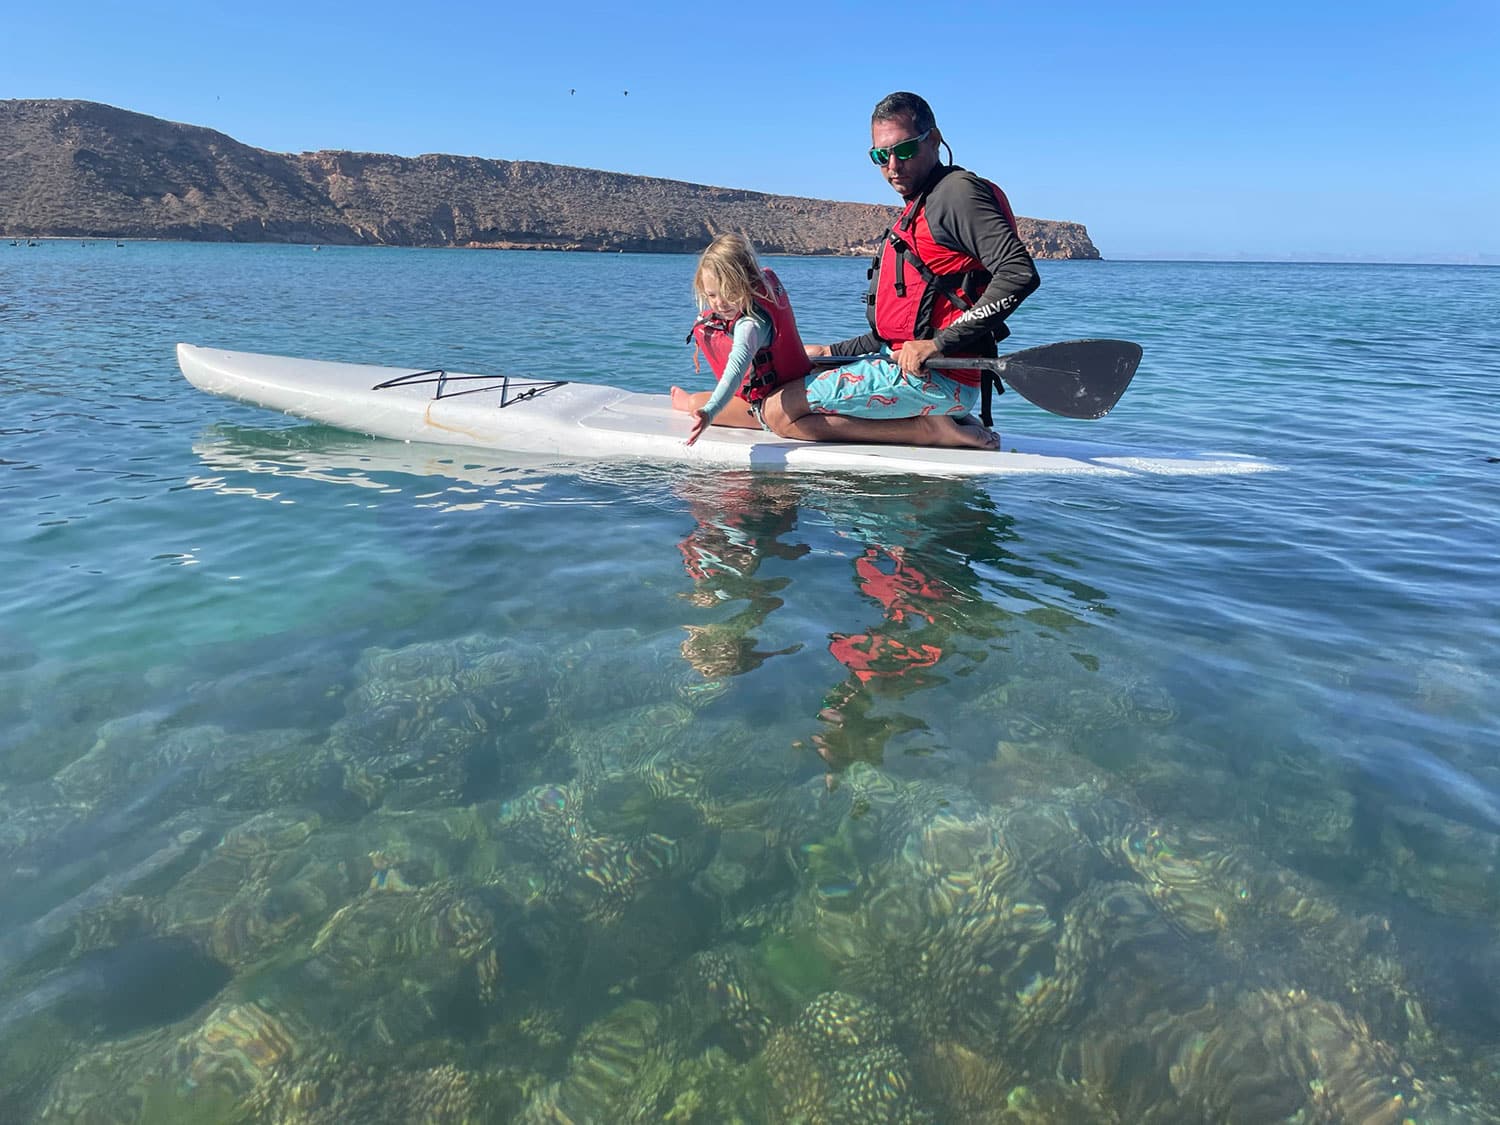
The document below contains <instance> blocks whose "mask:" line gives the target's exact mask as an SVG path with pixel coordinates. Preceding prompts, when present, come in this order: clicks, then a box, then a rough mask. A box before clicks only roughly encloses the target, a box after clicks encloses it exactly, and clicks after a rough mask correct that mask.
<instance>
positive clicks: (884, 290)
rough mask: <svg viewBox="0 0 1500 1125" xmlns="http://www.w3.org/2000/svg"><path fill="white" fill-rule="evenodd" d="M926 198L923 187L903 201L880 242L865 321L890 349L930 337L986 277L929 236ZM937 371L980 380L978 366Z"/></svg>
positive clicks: (977, 265) (1004, 204) (1001, 200)
mask: <svg viewBox="0 0 1500 1125" xmlns="http://www.w3.org/2000/svg"><path fill="white" fill-rule="evenodd" d="M955 170H956V169H955ZM982 182H983V183H984V184H986V185H987V186H988V187H989V189H990V191H992V192H993V193H994V195H995V202H996V203H997V204H999V206H1000V212H1001V214H1003V215H1004V216H1005V221H1006V222H1008V223H1009V224H1010V229H1011V230H1012V231H1015V230H1016V216H1015V213H1014V212H1013V211H1011V209H1010V201H1009V200H1008V199H1006V198H1005V193H1004V192H1003V191H1001V190H1000V189H999V187H997V186H996V185H995V184H992V183H990V181H988V180H984V181H982ZM928 190H929V191H930V190H931V189H928ZM926 202H927V192H923V193H922V194H921V195H919V196H918V197H917V198H915V199H913V200H912V201H911V202H910V203H908V204H907V205H906V209H905V210H903V211H902V212H901V216H900V218H898V219H897V220H896V224H895V226H893V227H891V229H890V230H888V231H886V232H885V242H884V245H883V246H881V248H880V258H879V262H878V264H877V267H876V268H877V269H878V270H879V276H878V279H877V281H876V286H875V294H874V298H875V303H874V307H873V308H872V309H871V315H870V324H871V326H872V327H873V328H874V329H875V334H876V335H877V336H879V337H880V338H881V339H882V340H884V341H886V343H888V344H889V345H890V346H891V349H892V350H893V351H894V350H895V349H897V348H899V347H900V346H901V345H902V344H904V343H906V341H908V340H930V339H932V338H933V337H934V336H936V335H937V334H938V333H939V332H940V331H942V330H943V329H944V328H947V327H948V325H950V324H952V323H953V322H954V321H955V320H957V319H958V318H959V317H961V316H963V314H964V313H965V312H966V311H967V310H968V309H970V308H972V307H973V306H974V302H975V301H976V300H978V299H979V295H980V294H981V293H983V292H984V289H985V286H987V285H988V284H989V283H990V274H989V271H988V270H986V269H985V268H984V263H983V262H982V261H980V260H979V259H978V258H976V257H974V256H973V255H972V254H968V253H965V252H964V251H962V250H954V249H951V248H950V247H947V246H943V245H940V244H939V243H938V241H937V239H936V238H934V237H933V234H932V228H931V227H930V226H929V225H928V223H927V215H926V212H925V208H924V204H926ZM1001 328H1002V330H1004V326H1003V325H1002V326H1001ZM1005 335H1009V332H1008V331H1002V335H1001V336H1000V337H998V338H1002V339H1003V337H1004V336H1005ZM943 374H944V375H947V376H949V377H950V378H952V379H954V380H956V381H958V382H960V383H967V384H969V385H970V386H978V385H979V382H980V372H978V371H968V370H962V371H954V370H946V371H944V372H943Z"/></svg>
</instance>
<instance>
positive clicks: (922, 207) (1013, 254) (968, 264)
mask: <svg viewBox="0 0 1500 1125" xmlns="http://www.w3.org/2000/svg"><path fill="white" fill-rule="evenodd" d="M870 140H871V148H870V159H871V160H872V161H873V162H874V163H875V164H877V165H879V167H880V172H881V175H883V176H884V177H885V178H886V180H887V182H888V183H890V185H891V187H893V188H895V189H896V191H897V193H898V194H899V195H900V196H901V198H902V199H904V200H905V201H906V206H905V208H904V209H903V210H902V212H901V216H900V218H898V219H897V221H896V223H895V225H894V226H893V227H892V228H891V230H890V231H888V232H887V233H886V236H885V239H884V241H883V243H882V246H881V249H880V252H879V254H878V255H877V256H876V259H875V264H874V267H873V268H872V270H871V279H870V292H869V295H868V297H867V298H866V299H867V301H868V302H869V309H868V312H869V319H870V328H871V331H869V332H867V333H866V334H865V335H863V336H857V337H854V338H853V339H849V340H843V341H840V342H839V343H837V344H810V345H808V346H807V354H808V355H809V356H830V355H831V356H844V355H847V356H857V355H863V354H868V353H873V352H880V351H883V350H887V349H888V351H889V355H890V358H889V359H880V360H865V361H860V362H857V363H852V364H849V365H847V366H844V367H838V368H834V369H831V370H824V371H820V372H814V373H813V374H812V375H810V376H808V377H807V379H806V380H805V381H801V382H794V383H789V384H787V385H785V386H783V387H782V388H780V389H779V390H778V391H777V392H776V393H775V394H774V395H772V396H771V398H769V399H767V400H766V402H765V404H764V408H763V416H764V419H765V422H766V425H768V426H769V427H770V428H771V429H772V430H774V431H775V432H776V433H777V434H779V435H781V436H782V437H793V438H801V439H803V440H805V441H860V442H891V443H899V444H904V445H947V446H970V447H977V448H981V449H996V448H998V447H999V444H1000V439H999V437H998V435H996V434H994V433H993V432H991V431H990V430H988V429H986V428H985V427H983V426H980V425H978V424H977V423H975V422H974V420H973V418H972V417H971V413H972V411H973V410H974V408H975V406H976V405H977V403H978V401H979V398H980V388H981V380H982V375H981V373H980V372H978V371H974V370H963V371H947V370H945V371H943V372H938V371H933V370H927V369H926V368H924V366H923V365H924V364H925V363H926V362H927V360H929V359H931V358H933V357H934V356H994V355H995V354H997V353H996V348H995V344H996V342H997V341H998V340H1002V339H1004V338H1005V337H1006V336H1008V335H1009V334H1010V329H1009V328H1008V327H1006V324H1005V318H1006V317H1008V316H1009V315H1010V314H1011V313H1012V312H1013V311H1014V310H1015V308H1016V306H1017V305H1019V304H1020V303H1021V302H1022V301H1023V300H1025V299H1026V297H1028V296H1029V295H1030V294H1031V293H1032V292H1034V291H1035V290H1036V288H1037V286H1038V285H1039V284H1041V279H1040V278H1039V277H1038V276H1037V272H1036V265H1035V264H1034V263H1033V262H1032V260H1031V255H1030V254H1029V253H1027V250H1026V247H1025V245H1024V244H1023V243H1022V242H1021V238H1020V235H1019V234H1018V233H1017V231H1016V222H1015V216H1014V214H1013V213H1012V212H1011V209H1010V204H1009V202H1007V200H1006V198H1005V195H1004V193H1003V192H1001V191H1000V189H999V188H998V187H996V186H995V185H994V184H992V183H990V182H989V181H987V180H983V179H981V178H980V177H978V176H976V175H974V174H973V173H972V172H968V171H965V170H964V169H962V168H960V167H958V166H957V165H955V164H943V163H942V162H941V161H940V159H939V154H938V146H939V145H941V144H944V143H945V142H944V141H943V134H942V132H941V131H940V130H939V129H938V127H937V122H936V120H935V119H934V117H933V113H932V108H931V107H930V106H929V105H928V104H927V102H926V101H925V100H924V99H922V98H920V97H918V96H917V95H916V94H911V93H906V92H899V93H895V94H891V95H889V96H888V97H885V98H883V99H882V100H881V101H880V103H879V104H878V105H877V106H876V107H875V111H874V113H872V114H871V119H870ZM949 158H950V159H951V158H952V151H951V150H950V152H949Z"/></svg>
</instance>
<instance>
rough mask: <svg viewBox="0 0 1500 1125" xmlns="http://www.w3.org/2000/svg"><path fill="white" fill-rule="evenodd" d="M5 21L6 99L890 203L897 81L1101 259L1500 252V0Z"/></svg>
mask: <svg viewBox="0 0 1500 1125" xmlns="http://www.w3.org/2000/svg"><path fill="white" fill-rule="evenodd" d="M44 8H45V10H43V9H44ZM5 24H6V36H5V39H6V46H5V48H4V50H3V52H0V98H16V97H18V98H40V97H70V98H84V99H88V100H92V101H102V102H108V103H110V104H112V105H117V106H121V107H123V108H126V109H131V110H136V111H138V112H141V113H147V114H151V115H153V116H157V117H165V118H168V119H171V120H174V121H183V122H188V123H191V124H195V125H205V126H208V127H211V128H214V129H218V130H221V131H222V132H225V133H228V134H229V135H230V136H233V137H235V138H236V139H238V140H241V141H244V142H246V143H248V144H252V145H257V146H259V147H261V148H267V149H272V150H275V151H280V152H297V151H303V150H310V149H320V148H344V149H360V150H367V151H375V152H393V153H400V154H403V155H415V154H418V153H423V152H449V153H459V154H465V155H474V156H484V157H495V158H502V159H511V160H541V161H548V162H552V163H557V164H574V165H580V166H583V167H589V168H603V169H608V170H611V171H619V172H628V173H634V174H639V175H652V176H664V177H669V178H672V179H680V180H689V181H693V182H697V183H709V184H719V185H723V186H728V187H738V188H747V189H752V190H757V191H767V192H776V193H782V194H788V195H806V196H814V197H817V198H825V199H844V200H858V201H865V202H892V201H894V199H895V196H894V193H892V192H891V191H890V189H889V188H888V187H887V186H886V184H885V183H884V181H883V180H881V178H880V176H879V173H878V172H877V171H876V170H875V169H874V167H873V166H872V165H870V163H869V162H868V160H867V159H866V158H865V156H864V149H865V148H866V147H867V146H868V145H869V112H870V108H871V107H872V105H873V104H874V103H875V102H876V101H877V100H878V99H879V98H880V97H881V96H883V95H884V94H886V93H889V92H890V91H892V90H897V89H908V90H915V91H916V92H918V93H920V94H922V95H923V96H924V97H926V98H927V99H928V101H930V102H931V103H932V105H933V108H934V110H935V111H936V113H937V118H938V123H939V125H940V126H941V127H942V129H943V132H944V134H945V136H947V138H948V140H949V141H950V143H951V145H952V148H953V151H954V155H955V158H956V159H957V161H958V163H960V164H963V165H965V166H966V167H970V168H973V169H974V170H976V171H978V172H980V173H982V174H984V175H987V176H989V177H990V178H992V179H994V180H996V181H997V182H998V183H1000V185H1001V186H1002V187H1004V188H1005V189H1006V191H1007V193H1008V194H1009V195H1010V197H1011V200H1012V202H1013V203H1014V204H1015V207H1016V210H1017V211H1018V212H1019V213H1021V214H1023V215H1031V216H1035V217H1038V218H1052V219H1071V220H1075V221H1077V222H1081V223H1084V224H1086V225H1087V227H1088V229H1089V233H1090V235H1091V236H1092V237H1093V239H1094V242H1095V243H1096V244H1097V245H1098V246H1099V248H1100V250H1101V252H1102V253H1103V254H1104V255H1105V257H1107V258H1115V259H1123V258H1162V257H1165V258H1181V257H1187V258H1197V257H1207V258H1224V259H1234V258H1241V257H1247V258H1257V259H1283V258H1313V259H1323V260H1328V259H1343V258H1355V259H1373V260H1382V261H1414V260H1454V261H1486V262H1491V263H1500V218H1497V212H1500V140H1497V137H1500V79H1497V78H1496V76H1495V75H1496V73H1497V71H1500V63H1497V60H1500V0H1454V2H1437V3H1432V4H1425V5H1415V4H1407V3H1402V4H1397V3H1389V2H1386V0H1367V2H1364V3H1355V2H1349V3H1320V2H1318V0H1302V2H1299V3H1283V2H1280V0H1266V2H1263V3H1258V4H1244V5H1238V6H1226V5H1222V4H1215V3H1201V2H1200V3H1184V2H1171V3H1165V2H1164V3H1138V4H1130V3H1120V2H1115V3H1103V2H1094V0H1077V2H1070V0H1051V2H1049V3H1047V4H1036V5H1015V4H982V3H968V4H952V3H943V2H938V3H924V4H921V5H910V6H904V5H897V4H893V3H890V2H889V0H869V2H866V3H845V2H837V3H824V4H781V3H775V2H770V3H763V4H744V5H733V4H718V5H713V4H703V3H697V4H683V3H678V2H677V0H665V2H663V3H658V4H654V5H651V6H649V7H648V6H645V5H642V6H640V7H639V8H632V7H629V6H615V5H608V6H605V5H597V4H594V3H591V2H583V3H574V4H570V5H567V6H562V5H547V4H536V3H520V2H518V0H502V2H500V3H485V4H478V3H472V4H471V3H455V2H445V0H432V2H431V3H430V4H418V3H406V4H394V3H388V2H386V0H373V2H369V3H364V4H361V5H338V6H336V7H335V6H332V5H327V6H325V5H323V4H319V3H313V2H308V3H301V4H292V3H285V2H282V0H264V2H261V3H258V4H255V5H236V6H235V10H233V11H215V10H214V8H213V6H210V5H201V4H181V3H159V2H152V0H141V2H140V3H135V4H129V5H119V4H115V3H108V4H106V3H96V2H80V3H70V2H69V0H56V3H53V4H49V5H45V6H44V5H41V4H36V3H18V4H16V5H13V6H12V7H11V10H10V11H9V13H8V14H7V16H6V20H5ZM570 91H572V92H570ZM626 91H628V93H626Z"/></svg>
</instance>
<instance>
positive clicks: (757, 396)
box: [672, 234, 812, 445]
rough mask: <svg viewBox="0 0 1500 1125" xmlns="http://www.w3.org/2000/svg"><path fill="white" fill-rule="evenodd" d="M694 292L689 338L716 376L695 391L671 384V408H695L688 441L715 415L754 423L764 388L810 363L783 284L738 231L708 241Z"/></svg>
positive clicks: (723, 420) (802, 372)
mask: <svg viewBox="0 0 1500 1125" xmlns="http://www.w3.org/2000/svg"><path fill="white" fill-rule="evenodd" d="M693 292H694V293H696V294H697V296H698V308H699V310H700V311H699V315H698V319H697V321H696V322H694V324H693V332H692V335H691V336H689V337H688V338H689V339H690V340H692V341H694V343H695V344H696V345H697V347H698V349H699V350H701V351H702V352H703V354H704V356H706V357H707V359H708V366H709V368H710V369H711V370H712V371H713V373H714V375H716V376H717V377H718V380H719V383H718V386H716V387H715V388H714V389H713V390H712V391H699V392H697V393H696V394H694V393H690V392H688V391H685V390H683V389H682V388H681V387H673V388H672V406H673V408H674V409H677V410H690V411H692V412H693V415H694V418H693V429H692V432H691V433H690V434H688V439H687V444H689V445H692V444H693V443H694V442H695V441H697V440H698V439H699V438H700V437H702V436H703V431H704V430H706V429H708V427H709V425H710V424H712V423H715V422H717V423H718V424H719V425H721V426H738V427H740V428H742V429H745V428H748V429H759V428H761V426H762V423H761V420H760V411H759V405H760V403H761V402H762V401H763V400H764V399H765V398H766V396H767V395H769V394H770V393H771V392H772V391H774V390H775V389H776V388H777V387H779V386H781V385H782V384H783V383H789V382H792V381H793V380H796V379H802V378H805V377H806V376H807V374H808V373H809V372H810V371H812V364H811V362H809V360H808V358H807V350H806V348H804V347H803V346H802V337H801V336H800V335H798V333H797V318H796V317H795V316H794V315H793V314H792V304H791V301H790V300H788V299H787V295H786V290H785V289H783V288H782V286H781V281H780V280H779V279H778V278H777V276H776V275H775V274H774V273H772V272H771V271H770V270H768V269H761V267H760V264H759V263H758V262H757V261H756V260H755V251H754V250H753V249H752V248H751V246H750V243H749V242H747V241H746V240H745V239H744V238H743V237H741V236H740V235H737V234H721V235H719V237H718V238H716V239H714V240H713V241H712V242H711V243H709V245H708V249H707V250H705V251H703V256H702V257H700V258H699V259H698V270H697V272H696V273H694V274H693Z"/></svg>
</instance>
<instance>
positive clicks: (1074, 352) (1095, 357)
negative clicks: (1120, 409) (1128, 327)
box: [1000, 340, 1141, 418]
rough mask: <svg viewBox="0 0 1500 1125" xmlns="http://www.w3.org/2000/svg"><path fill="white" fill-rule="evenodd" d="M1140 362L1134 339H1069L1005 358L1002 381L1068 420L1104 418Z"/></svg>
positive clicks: (1001, 367) (1001, 369)
mask: <svg viewBox="0 0 1500 1125" xmlns="http://www.w3.org/2000/svg"><path fill="white" fill-rule="evenodd" d="M1140 362H1141V346H1140V345H1139V344H1133V343H1131V342H1130V341H1129V340H1065V341H1063V342H1062V343H1060V344H1043V345H1042V346H1041V347H1039V348H1026V349H1025V350H1024V351H1019V352H1011V353H1010V354H1009V355H1005V356H1001V357H1000V365H1001V366H1000V378H1001V379H1002V380H1003V381H1004V382H1005V383H1006V384H1007V385H1008V386H1009V387H1011V388H1012V389H1013V390H1014V391H1015V392H1016V393H1017V394H1019V395H1020V396H1021V397H1022V398H1024V399H1025V400H1026V401H1027V402H1029V403H1032V404H1033V405H1035V406H1040V407H1041V408H1042V409H1043V410H1047V411H1050V412H1051V413H1053V414H1061V415H1062V416H1063V417H1064V418H1103V417H1104V416H1105V415H1106V414H1108V413H1109V412H1110V410H1111V409H1112V408H1113V407H1114V405H1115V403H1117V402H1119V401H1120V396H1121V395H1122V394H1124V393H1125V388H1126V387H1128V386H1130V380H1131V379H1133V378H1134V377H1135V369H1136V367H1137V366H1138V365H1139V364H1140Z"/></svg>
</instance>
